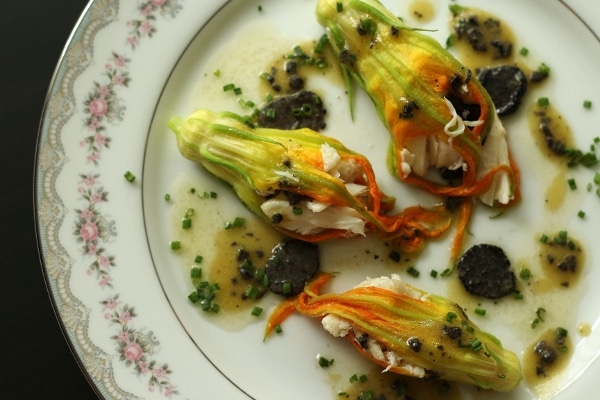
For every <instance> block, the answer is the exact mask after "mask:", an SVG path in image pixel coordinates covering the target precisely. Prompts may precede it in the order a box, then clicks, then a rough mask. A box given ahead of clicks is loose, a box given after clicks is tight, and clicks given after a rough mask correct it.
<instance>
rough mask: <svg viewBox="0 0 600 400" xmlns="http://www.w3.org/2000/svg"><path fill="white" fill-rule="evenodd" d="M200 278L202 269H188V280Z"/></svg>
mask: <svg viewBox="0 0 600 400" xmlns="http://www.w3.org/2000/svg"><path fill="white" fill-rule="evenodd" d="M201 277H202V268H200V267H196V266H195V265H194V266H193V267H192V268H190V278H192V279H199V278H201Z"/></svg>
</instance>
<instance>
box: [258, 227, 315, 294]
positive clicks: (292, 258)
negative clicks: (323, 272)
mask: <svg viewBox="0 0 600 400" xmlns="http://www.w3.org/2000/svg"><path fill="white" fill-rule="evenodd" d="M318 270H319V247H318V246H317V245H316V244H314V243H308V242H304V241H301V240H297V239H287V240H284V241H283V242H281V243H279V244H277V245H276V246H275V247H274V248H273V252H272V254H271V257H270V258H269V260H268V261H267V265H266V266H265V276H266V277H267V279H268V282H269V289H271V291H272V292H274V293H277V294H280V295H283V296H288V297H289V296H296V295H297V294H299V293H301V292H302V290H304V286H305V285H306V283H307V282H308V281H309V280H310V279H311V278H312V277H313V276H314V275H315V274H316V273H317V271H318Z"/></svg>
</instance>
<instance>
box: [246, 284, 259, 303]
mask: <svg viewBox="0 0 600 400" xmlns="http://www.w3.org/2000/svg"><path fill="white" fill-rule="evenodd" d="M258 293H259V290H258V287H256V286H254V285H252V284H250V285H248V287H247V288H246V291H245V292H244V297H245V298H248V299H252V300H256V298H257V297H258Z"/></svg>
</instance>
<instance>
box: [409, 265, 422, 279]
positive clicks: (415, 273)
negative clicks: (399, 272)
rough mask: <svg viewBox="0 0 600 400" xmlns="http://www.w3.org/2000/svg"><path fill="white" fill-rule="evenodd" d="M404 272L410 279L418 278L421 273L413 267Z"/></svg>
mask: <svg viewBox="0 0 600 400" xmlns="http://www.w3.org/2000/svg"><path fill="white" fill-rule="evenodd" d="M406 272H408V274H409V275H410V276H412V277H415V278H416V277H418V276H419V275H420V274H421V273H420V272H419V271H418V270H417V269H416V268H415V267H412V266H411V267H409V268H408V269H407V270H406Z"/></svg>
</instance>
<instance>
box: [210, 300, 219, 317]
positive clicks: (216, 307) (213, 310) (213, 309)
mask: <svg viewBox="0 0 600 400" xmlns="http://www.w3.org/2000/svg"><path fill="white" fill-rule="evenodd" d="M219 309H220V307H219V305H218V304H217V303H213V302H211V303H210V307H209V308H208V311H210V312H211V313H215V314H216V313H218V312H219Z"/></svg>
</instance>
